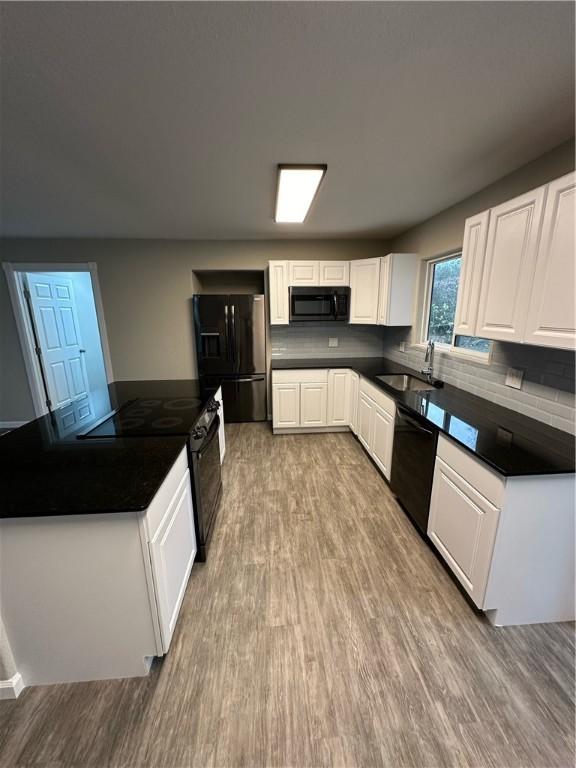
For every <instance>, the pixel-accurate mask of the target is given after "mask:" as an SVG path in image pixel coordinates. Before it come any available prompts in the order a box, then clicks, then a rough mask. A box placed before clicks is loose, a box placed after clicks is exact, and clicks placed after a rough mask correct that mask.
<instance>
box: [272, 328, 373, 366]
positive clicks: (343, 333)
mask: <svg viewBox="0 0 576 768" xmlns="http://www.w3.org/2000/svg"><path fill="white" fill-rule="evenodd" d="M383 330H384V329H383V328H382V327H379V326H374V325H340V324H339V323H305V324H302V325H273V326H272V327H271V340H272V357H288V358H290V357H291V358H297V357H381V356H382V355H383V354H384V335H383V333H382V331H383ZM329 338H336V339H338V346H337V347H329V346H328V339H329Z"/></svg>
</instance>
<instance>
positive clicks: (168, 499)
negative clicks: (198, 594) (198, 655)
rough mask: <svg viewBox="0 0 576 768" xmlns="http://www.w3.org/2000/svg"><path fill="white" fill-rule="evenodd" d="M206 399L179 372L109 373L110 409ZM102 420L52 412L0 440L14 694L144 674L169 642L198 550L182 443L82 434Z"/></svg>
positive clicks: (3, 573) (0, 583) (5, 613)
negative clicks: (75, 426) (176, 376)
mask: <svg viewBox="0 0 576 768" xmlns="http://www.w3.org/2000/svg"><path fill="white" fill-rule="evenodd" d="M214 394H215V393H214V392H212V391H210V392H207V391H202V390H201V388H200V387H199V385H198V382H195V381H192V380H191V381H186V382H118V383H115V384H111V385H110V387H109V405H110V406H111V410H112V412H115V411H118V410H120V411H121V409H122V406H123V405H126V404H129V403H132V402H133V401H134V398H142V400H140V402H146V401H145V400H144V398H149V400H148V402H150V403H152V402H155V401H154V400H153V398H155V397H156V398H158V397H169V398H173V400H171V401H170V402H173V403H175V404H176V407H178V404H179V405H180V407H183V404H185V403H188V402H192V401H194V402H195V404H197V407H198V408H200V409H201V408H202V403H203V402H206V400H208V399H209V398H211V397H212V396H213V395H214ZM107 415H108V414H107V413H101V414H94V418H93V420H92V422H91V423H88V424H83V425H82V427H81V429H79V430H77V431H72V432H70V431H69V430H67V429H66V428H65V427H63V425H62V423H61V421H60V419H59V413H58V412H55V413H52V414H49V415H47V416H44V417H42V418H40V419H36V420H35V421H33V422H30V423H29V424H27V425H26V426H24V427H21V428H20V429H18V430H16V431H14V432H12V433H10V434H8V435H5V436H3V437H2V438H1V439H0V488H1V491H0V493H1V497H0V518H1V519H0V599H1V605H2V619H3V623H4V628H5V631H6V634H7V640H8V642H9V644H10V646H11V650H12V653H13V656H14V659H15V663H16V668H17V670H18V676H19V679H18V680H17V681H15V686H14V687H15V690H17V689H19V688H21V687H22V686H23V685H24V686H25V685H37V684H46V683H59V682H72V681H78V680H95V679H102V678H115V677H131V676H137V675H144V674H146V673H147V672H148V669H149V667H150V663H151V661H152V659H153V657H154V656H161V655H163V654H165V653H166V652H167V651H168V648H169V646H170V641H171V638H172V634H173V631H174V627H175V624H176V620H177V618H178V612H179V609H180V605H181V602H182V598H183V595H184V591H185V588H186V584H187V582H188V577H189V575H190V571H191V568H192V564H193V562H194V558H195V555H196V550H197V541H196V534H195V524H194V508H193V494H192V487H191V479H190V470H189V461H188V453H187V441H188V438H187V436H186V435H184V434H181V435H170V434H166V435H158V436H154V437H152V436H138V439H134V437H106V438H103V439H93V440H91V439H85V438H86V434H85V433H86V432H89V431H90V430H91V429H93V428H95V427H96V426H97V425H98V424H100V423H101V422H102V421H103V419H105V418H106V417H107ZM172 421H173V420H172ZM166 423H168V422H166ZM170 423H172V422H170Z"/></svg>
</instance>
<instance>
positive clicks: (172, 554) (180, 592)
mask: <svg viewBox="0 0 576 768" xmlns="http://www.w3.org/2000/svg"><path fill="white" fill-rule="evenodd" d="M195 555H196V534H195V532H194V514H193V509H192V492H191V488H190V472H189V471H187V472H186V474H185V475H184V477H183V478H182V481H181V483H180V485H179V486H178V490H177V491H176V494H175V496H174V498H173V500H172V501H171V503H170V506H169V508H168V510H167V512H166V515H165V517H164V519H163V521H162V523H161V525H160V527H159V528H158V530H157V531H156V533H155V535H154V538H153V539H152V541H151V542H150V559H151V562H152V570H153V573H154V584H155V588H156V601H157V604H158V613H159V616H160V632H161V634H162V645H163V649H164V653H166V652H167V651H168V648H169V647H170V641H171V639H172V634H173V633H174V627H175V626H176V620H177V618H178V613H179V611H180V606H181V604H182V600H183V598H184V592H185V591H186V585H187V584H188V577H189V576H190V571H191V570H192V564H193V562H194V557H195Z"/></svg>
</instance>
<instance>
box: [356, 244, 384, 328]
mask: <svg viewBox="0 0 576 768" xmlns="http://www.w3.org/2000/svg"><path fill="white" fill-rule="evenodd" d="M379 284H380V259H359V260H358V261H352V262H350V322H351V323H357V324H364V325H377V323H378V289H379Z"/></svg>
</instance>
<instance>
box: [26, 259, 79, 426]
mask: <svg viewBox="0 0 576 768" xmlns="http://www.w3.org/2000/svg"><path fill="white" fill-rule="evenodd" d="M27 281H28V291H29V300H30V308H31V311H32V316H33V319H34V325H35V329H36V334H37V338H38V344H39V346H40V350H41V359H42V367H43V370H44V374H45V377H46V387H47V389H48V397H49V400H50V408H51V410H55V409H56V408H58V409H62V411H61V417H62V425H63V427H64V428H69V429H73V428H76V427H77V426H79V425H80V424H81V423H82V422H83V421H85V420H87V419H88V418H89V417H90V416H92V414H93V407H92V401H91V397H90V388H89V385H88V377H87V375H86V364H85V360H84V349H83V347H82V339H81V336H80V326H79V323H78V312H77V310H76V304H75V302H74V291H73V287H72V281H71V280H70V279H69V278H66V277H60V276H59V275H57V274H53V275H44V274H40V273H29V274H28V275H27Z"/></svg>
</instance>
